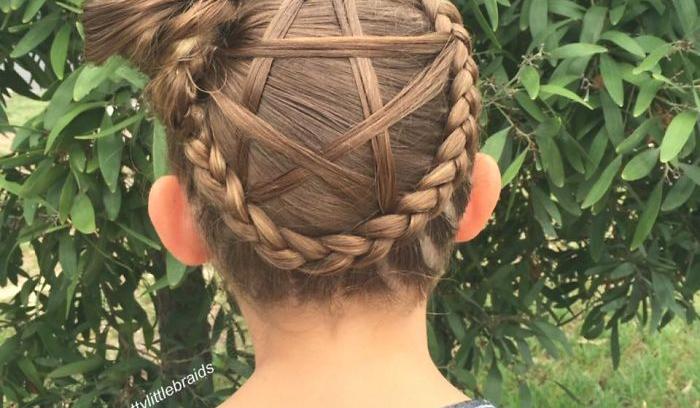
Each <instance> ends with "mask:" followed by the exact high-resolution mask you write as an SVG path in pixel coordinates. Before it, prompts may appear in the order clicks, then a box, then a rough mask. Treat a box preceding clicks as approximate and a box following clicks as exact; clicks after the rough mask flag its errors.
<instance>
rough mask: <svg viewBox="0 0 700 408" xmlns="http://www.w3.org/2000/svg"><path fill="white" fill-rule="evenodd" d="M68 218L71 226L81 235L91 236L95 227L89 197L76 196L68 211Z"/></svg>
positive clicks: (83, 195) (93, 213)
mask: <svg viewBox="0 0 700 408" xmlns="http://www.w3.org/2000/svg"><path fill="white" fill-rule="evenodd" d="M70 218H71V221H72V222H73V226H74V227H75V229H77V230H78V231H80V232H82V233H83V234H92V233H93V232H95V230H96V229H97V227H96V226H95V209H94V208H93V206H92V202H91V201H90V197H88V196H87V195H86V194H84V193H80V194H78V196H77V197H76V198H75V201H74V202H73V206H72V208H71V210H70Z"/></svg>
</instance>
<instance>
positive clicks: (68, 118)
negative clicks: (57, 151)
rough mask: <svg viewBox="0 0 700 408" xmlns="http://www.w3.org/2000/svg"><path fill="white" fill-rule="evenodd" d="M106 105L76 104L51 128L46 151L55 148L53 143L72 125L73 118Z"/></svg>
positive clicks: (93, 103)
mask: <svg viewBox="0 0 700 408" xmlns="http://www.w3.org/2000/svg"><path fill="white" fill-rule="evenodd" d="M106 105H107V103H106V102H90V103H82V104H80V105H77V106H75V107H74V108H73V109H71V110H70V111H69V112H67V113H66V114H65V115H63V116H61V118H60V119H58V121H57V122H56V126H54V127H53V129H51V132H50V133H49V136H48V138H47V140H46V148H45V149H44V153H48V152H50V151H51V148H53V145H54V143H55V142H56V139H57V138H58V135H60V134H61V132H62V131H63V129H65V128H66V127H67V126H68V125H70V124H71V122H73V120H74V119H75V118H77V117H78V116H79V115H80V114H81V113H84V112H87V111H89V110H93V109H97V108H104V107H105V106H106Z"/></svg>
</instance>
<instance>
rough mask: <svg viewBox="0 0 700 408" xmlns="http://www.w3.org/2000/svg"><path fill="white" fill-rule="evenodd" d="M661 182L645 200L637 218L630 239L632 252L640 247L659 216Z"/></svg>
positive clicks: (661, 193)
mask: <svg viewBox="0 0 700 408" xmlns="http://www.w3.org/2000/svg"><path fill="white" fill-rule="evenodd" d="M663 186H664V185H663V181H660V182H659V183H658V184H657V185H656V187H655V188H654V190H653V191H652V193H651V196H649V199H648V200H647V203H646V206H645V207H644V211H643V212H642V215H641V216H640V217H639V223H638V224H637V228H636V229H635V230H634V236H633V237H632V244H631V245H630V250H632V251H634V250H636V249H638V248H639V247H641V246H642V244H643V243H644V241H645V240H646V239H647V237H648V236H649V234H651V230H652V228H653V227H654V223H655V222H656V218H657V217H658V216H659V210H660V209H661V199H662V198H663Z"/></svg>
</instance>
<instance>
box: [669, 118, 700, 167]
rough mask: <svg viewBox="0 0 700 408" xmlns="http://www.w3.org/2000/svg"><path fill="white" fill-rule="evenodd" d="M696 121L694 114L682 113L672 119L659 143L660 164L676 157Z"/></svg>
mask: <svg viewBox="0 0 700 408" xmlns="http://www.w3.org/2000/svg"><path fill="white" fill-rule="evenodd" d="M697 119H698V114H697V113H695V112H683V113H681V114H679V115H678V116H676V117H675V118H673V121H671V124H670V125H669V126H668V128H667V129H666V134H665V135H664V140H663V142H662V143H661V162H663V163H666V162H669V161H671V160H673V159H675V158H676V156H678V154H679V153H680V152H681V149H682V148H683V146H684V145H685V144H686V142H687V141H688V138H690V135H691V134H692V133H693V129H694V128H695V125H696V124H697Z"/></svg>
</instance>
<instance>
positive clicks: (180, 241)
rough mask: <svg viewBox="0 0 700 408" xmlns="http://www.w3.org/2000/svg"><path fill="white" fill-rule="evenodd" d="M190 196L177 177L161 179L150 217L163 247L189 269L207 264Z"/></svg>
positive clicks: (150, 198)
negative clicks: (188, 197)
mask: <svg viewBox="0 0 700 408" xmlns="http://www.w3.org/2000/svg"><path fill="white" fill-rule="evenodd" d="M192 214H193V213H192V211H191V208H190V205H189V203H188V201H187V196H186V194H185V192H184V191H183V189H182V187H181V186H180V183H179V182H178V180H177V178H176V177H175V176H165V177H161V178H159V179H158V180H157V181H156V182H155V183H154V184H153V187H152V188H151V193H150V194H149V196H148V215H149V216H150V217H151V222H153V226H154V227H155V229H156V232H157V233H158V236H159V237H160V239H161V241H162V242H163V245H165V247H166V248H167V249H168V251H170V253H171V254H172V255H173V256H174V257H175V258H176V259H177V260H178V261H180V262H182V263H184V264H185V265H189V266H197V265H202V264H204V263H206V262H207V260H208V258H209V256H208V254H207V249H206V245H205V243H204V239H203V238H202V236H201V234H200V232H199V230H198V229H197V226H196V222H195V220H194V217H193V215H192Z"/></svg>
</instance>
